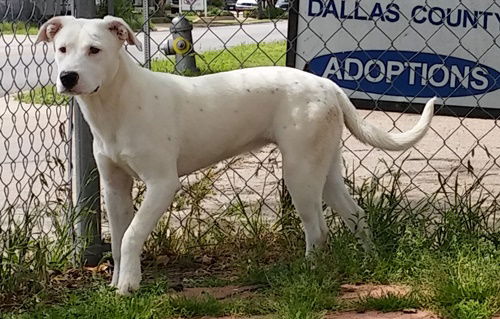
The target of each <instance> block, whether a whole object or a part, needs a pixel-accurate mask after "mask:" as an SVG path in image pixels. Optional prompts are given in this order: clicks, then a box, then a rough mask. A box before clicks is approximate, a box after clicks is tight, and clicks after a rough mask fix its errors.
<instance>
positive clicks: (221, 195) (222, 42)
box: [0, 0, 500, 274]
mask: <svg viewBox="0 0 500 319" xmlns="http://www.w3.org/2000/svg"><path fill="white" fill-rule="evenodd" d="M300 1H304V0H300ZM318 1H319V0H317V1H315V3H318ZM464 1H465V0H464ZM319 2H321V3H323V4H324V5H328V3H332V2H334V3H337V2H338V4H340V3H344V2H340V1H334V0H329V1H323V2H322V1H319ZM396 2H397V1H392V2H390V3H396ZM177 3H178V2H177ZM227 3H229V2H227ZM260 3H261V5H259V8H257V9H256V10H247V11H241V12H237V11H235V10H233V8H231V10H229V9H228V8H227V5H226V3H225V2H222V1H218V0H212V1H209V5H210V6H209V8H208V13H209V16H208V17H205V15H204V13H203V12H190V11H188V12H186V11H184V12H183V13H182V14H183V15H185V16H186V17H187V18H188V19H189V20H190V21H192V22H193V24H194V26H195V28H194V30H193V48H194V50H195V52H196V62H197V65H198V67H199V68H200V70H201V73H202V74H207V73H213V72H219V71H225V70H229V69H235V68H242V67H252V66H257V65H285V60H286V64H287V65H295V64H294V63H295V62H294V61H293V60H294V58H298V59H300V58H301V57H300V56H299V55H297V46H296V41H297V39H298V37H300V36H301V32H309V34H310V33H314V30H308V29H307V23H311V21H313V20H314V19H315V18H314V17H313V18H311V17H304V16H302V15H301V11H300V10H299V6H300V4H299V1H298V0H295V1H290V4H289V6H290V9H288V8H286V9H285V10H282V9H278V8H276V7H275V4H276V3H275V2H274V1H272V0H271V1H266V2H263V1H261V2H260ZM262 3H264V4H265V5H262ZM109 4H110V3H108V2H106V1H104V2H101V1H99V3H98V4H97V5H96V7H95V10H93V11H92V10H91V12H96V15H99V16H103V15H104V14H106V13H107V10H108V9H109V8H112V9H114V12H115V14H116V15H120V16H122V17H123V18H125V19H126V20H127V21H128V22H129V24H130V25H131V26H132V27H133V28H134V29H135V30H137V32H138V36H139V38H140V39H142V40H143V41H144V43H145V44H146V45H145V47H146V48H148V49H147V50H144V52H143V53H141V52H139V51H137V49H136V48H132V47H127V51H128V52H129V53H130V54H131V56H133V57H134V58H135V60H136V61H137V63H139V64H142V65H144V66H146V67H150V68H151V69H153V70H156V71H163V72H175V71H176V69H175V59H174V57H173V56H167V55H166V54H165V51H164V50H163V47H164V45H165V43H166V41H167V40H168V39H169V38H171V36H172V35H171V34H170V28H169V27H170V25H169V21H170V20H169V18H168V17H172V16H174V15H175V14H172V12H173V11H175V9H176V8H175V2H174V3H172V4H170V5H168V4H165V2H164V1H153V2H151V3H149V4H148V3H147V2H146V1H145V2H144V6H142V7H133V6H132V4H133V3H132V2H129V1H126V0H121V1H117V0H115V1H114V7H111V6H110V5H109ZM499 6H500V4H499V3H494V4H493V5H492V6H491V7H490V11H491V12H493V13H494V14H493V17H495V14H497V15H500V9H499ZM422 7H423V8H431V7H432V6H431V4H430V1H429V2H425V3H423V4H422ZM146 8H149V10H146V11H145V9H146ZM460 8H461V7H460ZM460 8H458V7H457V8H455V9H453V8H451V12H454V11H453V10H459V9H460ZM73 9H74V4H70V5H68V4H67V3H66V2H64V3H63V2H58V1H52V2H51V1H36V2H32V1H28V0H19V1H0V16H2V24H1V25H0V27H1V29H0V95H1V96H2V97H1V98H0V141H1V143H0V185H2V188H3V190H1V191H0V252H1V253H0V261H1V260H2V259H3V260H7V259H8V258H13V256H17V257H16V258H18V257H19V256H20V255H22V258H21V259H23V258H24V259H25V260H27V261H29V260H30V258H32V255H31V254H32V251H31V252H30V251H29V250H26V251H23V250H22V249H19V247H23V246H22V242H23V241H25V240H26V239H29V240H35V241H36V240H37V239H39V238H43V240H44V243H47V245H49V243H50V245H51V247H54V245H55V247H56V248H57V249H52V250H51V252H50V253H49V254H48V255H47V260H46V263H49V262H50V261H51V260H54V259H58V258H64V257H65V256H67V253H68V251H71V247H72V245H74V244H73V243H74V240H75V233H74V228H73V226H74V224H73V223H74V222H75V220H74V219H75V217H74V213H75V210H74V208H73V207H74V204H73V203H74V202H75V200H76V199H77V198H78V196H79V194H76V193H75V194H74V192H73V189H74V187H73V186H74V185H72V184H73V181H74V177H73V176H74V164H73V163H74V162H75V158H72V157H74V156H73V155H74V154H73V151H72V150H73V149H74V147H75V145H73V141H74V139H73V138H72V136H73V134H74V131H73V129H74V125H73V124H74V122H73V108H72V107H71V106H70V105H71V103H70V100H69V99H68V98H65V97H62V96H59V95H58V94H57V93H56V92H55V88H54V79H55V76H56V71H55V65H54V59H53V52H52V48H51V47H50V45H46V44H43V45H38V46H35V45H34V41H35V35H34V34H36V31H37V28H38V26H39V25H40V24H41V23H42V22H43V21H45V20H46V19H48V18H50V17H51V16H53V15H57V14H61V13H68V12H69V11H71V10H73ZM353 10H354V9H353ZM471 10H472V9H471ZM472 11H474V10H472ZM69 13H72V14H73V13H74V12H69ZM289 14H290V19H293V21H292V22H290V21H288V16H289ZM346 14H347V15H349V14H354V12H347V13H346ZM401 19H407V21H408V25H409V26H410V27H411V26H412V22H411V21H410V19H411V17H404V16H403V17H401ZM491 19H492V20H491V23H493V21H494V20H493V18H491ZM304 23H305V24H306V28H305V30H306V31H304V30H302V31H300V30H299V24H302V26H303V25H304ZM344 23H345V25H346V26H347V24H348V23H349V21H348V20H345V22H341V23H340V29H338V30H331V31H332V32H331V33H330V34H326V35H325V34H322V35H321V36H318V35H314V37H315V41H316V42H315V43H317V42H318V41H320V42H321V41H323V40H322V39H324V37H327V38H328V39H331V38H332V37H334V36H335V35H336V34H338V33H342V32H345V31H346V30H347V29H343V26H344ZM470 27H472V28H475V26H474V25H472V26H470ZM380 28H383V26H382V18H381V17H379V18H376V19H375V18H374V19H373V29H380ZM442 28H447V26H445V25H443V26H442ZM366 31H367V32H365V33H364V36H363V35H360V36H357V35H352V34H351V35H350V38H351V41H353V42H355V43H356V46H357V47H358V49H360V50H363V45H364V39H365V37H366V36H367V35H366V34H369V31H370V30H366ZM465 36H466V35H465ZM324 41H325V42H323V43H322V44H321V45H319V47H318V53H317V56H319V55H320V54H323V53H324V52H323V51H324V50H327V51H329V52H330V53H332V52H333V51H331V48H329V47H328V45H327V42H326V41H327V40H324ZM457 41H458V42H460V39H458V40H457ZM490 41H491V48H492V49H491V50H495V52H496V54H497V56H498V52H499V51H498V49H499V42H498V36H494V35H492V36H491V37H490ZM389 42H390V44H389V47H388V49H389V48H390V49H397V45H396V44H395V43H394V40H393V41H389ZM422 50H433V47H432V46H431V44H430V43H429V42H426V41H424V45H423V47H422ZM310 58H311V57H309V56H308V57H307V60H310ZM477 58H478V59H479V58H480V57H477ZM305 62H308V61H305ZM177 71H178V70H177ZM496 81H500V79H498V78H497V79H496ZM358 98H359V96H358ZM442 98H444V99H443V101H444V105H443V106H442V108H441V109H440V110H444V109H446V110H448V113H450V114H453V109H452V108H449V107H448V106H447V105H446V98H447V97H446V96H442ZM481 99H482V95H481V94H478V95H475V101H476V102H477V103H476V105H470V107H472V109H470V110H472V111H474V110H480V111H483V112H484V110H485V109H484V108H481V107H479V101H481ZM363 100H364V101H363V103H364V104H363V105H364V106H366V105H368V104H369V105H370V106H372V107H371V110H363V111H360V112H361V113H362V115H363V117H365V118H366V119H367V120H368V121H370V122H372V123H374V124H376V125H377V126H380V127H383V128H384V129H387V130H390V131H393V132H397V131H400V130H405V129H408V128H409V127H411V126H412V125H413V123H414V122H415V120H416V116H415V115H412V114H406V113H409V112H407V111H410V110H412V109H413V108H414V107H415V105H416V104H418V103H415V100H414V97H412V96H409V97H401V99H400V101H399V103H400V104H399V105H400V108H399V109H398V110H400V111H405V112H406V113H405V114H401V113H393V112H388V111H387V110H386V111H384V110H383V109H384V107H383V106H384V103H385V102H383V101H382V99H380V98H371V97H370V94H366V95H365V97H364V99H363ZM167 102H168V101H166V103H167ZM393 110H396V109H393ZM478 112H479V111H478ZM471 114H472V112H461V113H460V116H459V117H436V118H435V120H434V123H433V125H432V129H431V130H430V132H429V133H428V135H427V136H426V137H425V138H424V140H423V141H422V143H420V144H419V145H418V146H416V147H415V148H413V149H411V150H409V151H407V152H402V153H387V152H384V151H380V150H376V149H373V148H371V147H368V146H366V145H362V144H361V143H359V142H357V141H356V140H355V139H354V138H353V137H352V136H351V135H350V134H348V133H345V136H344V147H345V148H344V153H343V155H344V160H345V164H346V172H348V174H347V178H348V179H350V180H353V179H356V180H359V179H363V178H370V177H372V176H374V175H377V173H382V172H385V171H387V170H388V169H391V168H394V167H396V166H401V168H402V170H401V174H402V177H401V178H402V186H401V187H402V188H403V189H405V190H406V191H407V192H409V193H410V194H411V195H412V196H413V198H421V197H422V196H426V195H428V194H430V193H435V192H438V191H439V190H440V189H441V188H442V187H443V185H445V186H446V185H448V186H450V187H452V186H453V183H455V178H458V181H459V182H458V183H459V184H461V185H464V186H465V185H467V184H470V183H474V182H477V181H478V180H479V181H480V184H479V188H480V189H481V190H482V192H484V193H487V194H490V195H491V196H492V199H493V200H496V199H497V197H498V194H499V191H500V187H499V183H498V178H497V176H498V174H499V164H500V163H499V156H500V152H499V148H498V147H497V144H498V141H499V140H500V127H499V125H498V118H497V117H496V116H494V115H491V114H488V118H489V119H477V118H471V117H470V115H471ZM280 179H281V158H280V154H279V152H278V150H277V149H276V148H275V147H272V146H269V147H266V148H264V149H263V150H259V151H255V152H252V153H249V154H245V155H241V156H237V157H235V158H233V159H230V160H227V161H224V162H222V163H219V164H217V165H215V166H214V167H210V168H207V169H205V170H202V171H200V172H197V173H195V174H192V175H190V176H186V177H183V179H182V185H183V187H182V190H181V192H180V194H179V195H178V196H177V197H176V199H175V201H174V204H173V206H172V209H171V212H170V213H169V214H166V215H165V221H163V222H162V224H161V225H160V226H159V228H158V229H157V231H156V232H155V234H153V236H160V235H164V236H166V237H167V238H170V239H172V238H177V239H186V238H188V237H189V238H191V239H192V238H196V240H195V242H190V243H189V244H187V246H185V247H189V245H204V244H210V242H211V240H212V239H213V236H214V233H216V232H215V231H214V229H218V231H219V233H221V236H223V235H222V233H224V232H236V231H238V230H237V228H238V227H243V226H241V225H240V226H238V223H240V224H244V221H242V219H241V218H242V217H241V216H242V215H238V212H241V211H246V212H247V213H249V214H250V215H252V216H254V217H255V218H263V219H264V220H266V221H267V222H270V223H272V222H277V221H280V220H281V219H282V217H283V214H284V209H283V207H284V201H285V197H284V194H283V192H282V188H281V183H280ZM143 191H144V190H143V188H142V186H141V185H140V184H138V185H137V187H136V189H135V192H136V197H137V200H138V202H140V200H141V198H142V193H143ZM257 216H261V217H257ZM167 222H169V223H170V224H169V225H168V226H165V225H166V223H167ZM102 227H103V233H104V234H105V236H106V234H107V229H106V227H107V226H106V218H105V216H103V223H102ZM228 229H229V230H228ZM238 229H239V228H238ZM246 231H248V229H246ZM61 238H62V239H63V240H61ZM165 244H166V245H170V246H169V248H172V249H174V248H173V245H174V240H173V239H172V240H170V241H169V240H167V239H165ZM16 245H18V246H16ZM32 248H33V247H32ZM33 249H34V248H33ZM35 266H36V265H35ZM2 267H3V268H2V271H3V273H12V272H15V271H16V269H17V268H16V267H14V266H6V265H3V266H2ZM0 274H2V273H1V272H0Z"/></svg>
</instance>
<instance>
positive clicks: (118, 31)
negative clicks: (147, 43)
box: [103, 16, 142, 51]
mask: <svg viewBox="0 0 500 319" xmlns="http://www.w3.org/2000/svg"><path fill="white" fill-rule="evenodd" d="M103 20H104V23H106V25H107V27H108V30H109V31H111V32H112V33H113V34H114V35H116V36H117V37H118V39H120V40H121V41H127V43H128V44H130V45H135V46H136V47H137V49H139V51H142V43H141V42H140V41H139V40H138V39H137V37H136V36H135V33H134V31H132V29H131V28H130V27H129V25H128V24H127V22H125V21H124V20H123V19H122V18H118V17H113V16H105V17H104V19H103Z"/></svg>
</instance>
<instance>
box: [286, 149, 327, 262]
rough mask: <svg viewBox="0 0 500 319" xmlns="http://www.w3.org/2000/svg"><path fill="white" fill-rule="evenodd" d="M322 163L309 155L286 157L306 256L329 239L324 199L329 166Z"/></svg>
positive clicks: (288, 176)
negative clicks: (323, 204) (322, 197)
mask: <svg viewBox="0 0 500 319" xmlns="http://www.w3.org/2000/svg"><path fill="white" fill-rule="evenodd" d="M322 162H325V160H324V159H323V158H321V159H319V160H318V157H316V156H314V155H312V154H310V153H309V154H307V153H306V154H304V153H302V152H293V153H287V152H284V153H283V177H284V180H285V184H286V186H287V188H288V191H289V192H290V195H291V197H292V202H293V204H294V206H295V208H296V210H297V213H298V214H299V216H300V219H301V220H302V225H303V227H304V232H305V239H306V255H309V254H310V253H311V252H312V251H313V250H314V249H316V248H321V247H322V246H324V244H325V242H326V240H327V236H328V227H327V225H326V221H325V218H324V216H323V209H322V199H321V194H322V189H323V185H324V183H325V179H326V172H327V170H328V163H324V164H323V163H322Z"/></svg>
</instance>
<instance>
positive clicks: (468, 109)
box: [285, 0, 500, 120]
mask: <svg viewBox="0 0 500 319" xmlns="http://www.w3.org/2000/svg"><path fill="white" fill-rule="evenodd" d="M300 1H307V0H291V3H290V7H289V12H288V32H287V46H286V50H287V51H286V62H285V65H286V66H287V67H292V68H296V64H297V63H296V62H297V43H298V37H299V34H298V29H299V15H300ZM304 71H307V72H310V70H308V62H307V63H306V65H305V68H304ZM351 100H352V101H353V103H354V105H355V106H356V107H357V108H358V109H363V110H379V111H386V112H399V113H415V114H419V113H421V112H422V111H423V109H424V106H425V104H424V103H417V102H397V101H380V100H373V99H361V98H351ZM438 101H439V102H441V101H440V100H439V99H438ZM439 102H438V103H439ZM435 114H436V115H443V116H453V117H466V118H479V119H493V120H497V119H500V108H485V107H481V106H478V105H475V106H474V105H471V106H462V105H452V104H443V103H439V105H437V107H436V111H435Z"/></svg>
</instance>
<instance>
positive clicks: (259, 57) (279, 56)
mask: <svg viewBox="0 0 500 319" xmlns="http://www.w3.org/2000/svg"><path fill="white" fill-rule="evenodd" d="M285 52H286V42H285V41H279V42H270V43H260V44H242V45H238V46H234V47H230V48H227V49H224V50H215V51H206V52H203V53H201V54H197V55H196V65H197V67H198V68H199V69H200V73H201V74H211V73H218V72H225V71H231V70H236V69H242V68H251V67H256V66H270V65H281V66H283V65H285ZM151 68H152V70H153V71H158V72H168V73H172V72H174V71H175V60H173V59H162V60H154V61H153V62H152V64H151Z"/></svg>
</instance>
